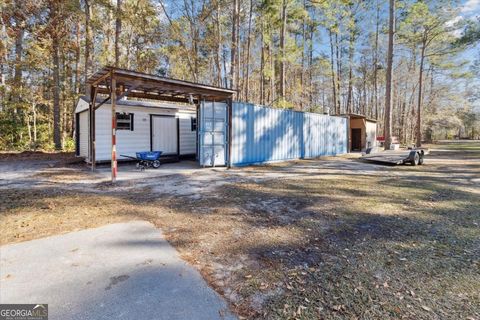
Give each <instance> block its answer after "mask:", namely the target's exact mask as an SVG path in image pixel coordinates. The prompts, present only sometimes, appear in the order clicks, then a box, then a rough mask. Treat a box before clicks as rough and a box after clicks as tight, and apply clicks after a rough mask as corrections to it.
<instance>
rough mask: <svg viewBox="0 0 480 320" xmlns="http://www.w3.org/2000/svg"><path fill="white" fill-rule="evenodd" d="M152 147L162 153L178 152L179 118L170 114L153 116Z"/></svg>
mask: <svg viewBox="0 0 480 320" xmlns="http://www.w3.org/2000/svg"><path fill="white" fill-rule="evenodd" d="M152 122H153V123H152V148H153V151H162V152H163V153H162V154H165V155H169V154H177V153H178V150H177V149H178V143H177V119H176V118H175V117H169V116H153V117H152Z"/></svg>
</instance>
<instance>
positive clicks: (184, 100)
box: [99, 88, 198, 103]
mask: <svg viewBox="0 0 480 320" xmlns="http://www.w3.org/2000/svg"><path fill="white" fill-rule="evenodd" d="M99 93H100V94H109V91H107V90H106V89H105V88H100V90H99ZM128 96H129V97H132V98H141V99H150V100H159V101H170V102H180V103H189V100H188V99H187V98H180V97H172V96H165V95H159V94H152V93H143V92H138V91H132V92H130V93H129V94H128ZM193 100H194V102H195V101H198V99H195V98H194V99H193ZM117 101H118V100H117Z"/></svg>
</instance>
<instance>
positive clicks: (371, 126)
mask: <svg viewBox="0 0 480 320" xmlns="http://www.w3.org/2000/svg"><path fill="white" fill-rule="evenodd" d="M365 131H366V136H367V141H366V144H365V147H366V148H368V147H369V146H370V147H375V146H376V145H377V124H376V123H375V122H372V121H365Z"/></svg>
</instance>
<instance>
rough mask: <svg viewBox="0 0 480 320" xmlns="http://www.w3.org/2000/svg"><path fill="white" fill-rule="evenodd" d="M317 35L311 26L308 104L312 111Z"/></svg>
mask: <svg viewBox="0 0 480 320" xmlns="http://www.w3.org/2000/svg"><path fill="white" fill-rule="evenodd" d="M314 33H315V28H314V26H313V25H310V35H309V38H308V39H309V42H308V89H309V90H308V104H309V108H310V110H311V109H312V108H313V92H314V90H313V70H312V69H313V35H314Z"/></svg>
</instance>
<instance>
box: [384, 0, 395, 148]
mask: <svg viewBox="0 0 480 320" xmlns="http://www.w3.org/2000/svg"><path fill="white" fill-rule="evenodd" d="M394 26H395V0H390V5H389V19H388V51H387V73H386V89H385V120H384V123H385V127H384V137H385V150H389V149H390V145H391V143H392V65H393V40H394V39H393V36H394V32H395V31H394Z"/></svg>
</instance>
